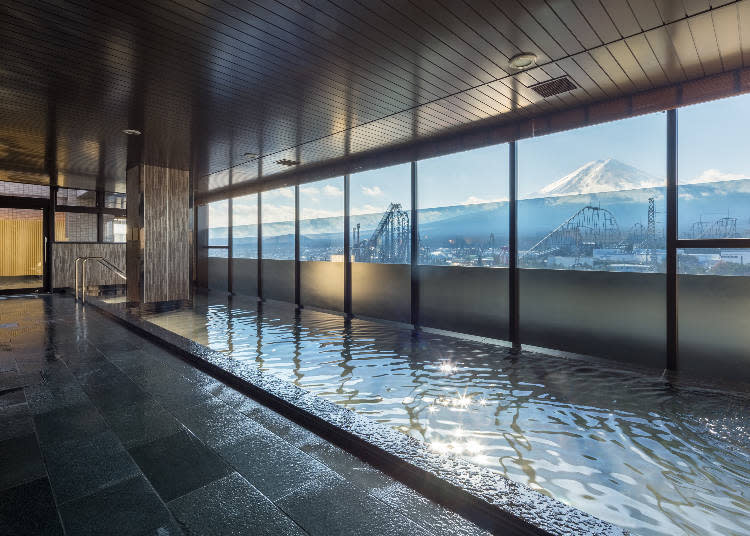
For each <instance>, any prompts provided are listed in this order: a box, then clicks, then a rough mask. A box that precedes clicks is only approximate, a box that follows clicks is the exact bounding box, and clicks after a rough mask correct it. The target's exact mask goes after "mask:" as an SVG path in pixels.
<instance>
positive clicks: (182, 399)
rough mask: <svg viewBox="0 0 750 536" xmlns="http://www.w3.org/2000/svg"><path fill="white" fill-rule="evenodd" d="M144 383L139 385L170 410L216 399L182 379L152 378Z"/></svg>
mask: <svg viewBox="0 0 750 536" xmlns="http://www.w3.org/2000/svg"><path fill="white" fill-rule="evenodd" d="M136 383H138V382H136ZM144 383H145V385H144V384H141V383H138V385H139V386H140V387H141V388H142V389H143V390H144V391H146V392H147V393H149V394H150V395H152V396H153V397H154V398H156V399H157V400H158V401H159V402H161V404H162V405H164V406H165V407H166V408H168V409H181V408H186V407H190V406H195V405H198V404H201V403H206V402H209V401H210V400H213V399H214V397H213V396H212V395H211V393H209V392H207V391H204V390H203V389H201V388H200V387H198V386H196V385H195V384H193V383H191V382H189V381H188V380H186V379H184V378H180V377H175V376H173V377H171V378H170V377H165V378H158V379H157V378H151V379H150V380H147V381H146V382H144Z"/></svg>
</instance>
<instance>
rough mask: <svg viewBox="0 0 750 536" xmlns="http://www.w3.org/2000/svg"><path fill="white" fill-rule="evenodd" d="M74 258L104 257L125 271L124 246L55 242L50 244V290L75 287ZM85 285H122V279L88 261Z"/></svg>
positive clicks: (120, 244)
mask: <svg viewBox="0 0 750 536" xmlns="http://www.w3.org/2000/svg"><path fill="white" fill-rule="evenodd" d="M76 257H104V258H105V259H107V260H108V261H109V262H111V263H112V264H114V265H115V266H117V267H118V268H119V269H120V270H124V269H125V244H123V243H117V244H115V243H109V244H80V243H78V244H77V243H75V242H67V243H66V242H56V243H54V244H52V288H73V287H74V286H75V282H74V279H75V260H76ZM86 281H87V283H90V284H92V285H122V284H124V283H125V281H123V280H122V279H120V278H119V277H117V276H116V275H114V274H113V273H112V272H110V271H108V270H106V269H105V268H103V267H102V266H101V265H100V264H99V263H97V262H93V261H89V263H88V268H87V278H86Z"/></svg>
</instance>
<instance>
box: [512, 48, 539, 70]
mask: <svg viewBox="0 0 750 536" xmlns="http://www.w3.org/2000/svg"><path fill="white" fill-rule="evenodd" d="M508 65H509V66H510V68H511V69H514V70H516V71H520V70H521V69H528V68H529V67H531V66H533V65H536V54H533V53H532V52H521V53H520V54H516V55H515V56H513V57H512V58H511V59H510V61H508Z"/></svg>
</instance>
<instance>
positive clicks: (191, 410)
mask: <svg viewBox="0 0 750 536" xmlns="http://www.w3.org/2000/svg"><path fill="white" fill-rule="evenodd" d="M174 413H175V415H176V416H177V418H179V419H180V421H181V422H182V423H183V424H184V425H185V426H187V427H188V428H189V429H190V431H191V432H193V433H194V434H195V435H196V436H198V437H199V438H200V439H201V440H202V441H203V442H204V443H206V444H207V445H209V446H211V447H218V446H220V445H224V444H227V443H231V442H234V441H237V440H239V439H241V438H243V437H245V436H247V435H249V434H257V433H258V432H260V431H261V430H262V429H263V427H262V426H261V425H260V424H258V423H257V422H255V421H253V420H252V419H250V418H249V417H247V416H246V415H244V414H242V413H240V412H239V411H237V410H235V409H233V408H230V407H229V406H227V405H226V404H225V403H224V402H222V401H221V400H219V399H218V398H213V397H211V398H210V399H208V400H206V401H205V402H202V403H200V404H196V405H193V406H187V407H184V408H175V409H174Z"/></svg>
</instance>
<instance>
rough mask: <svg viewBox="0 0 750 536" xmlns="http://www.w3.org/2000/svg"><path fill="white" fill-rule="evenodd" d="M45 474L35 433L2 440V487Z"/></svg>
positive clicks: (0, 472) (0, 442)
mask: <svg viewBox="0 0 750 536" xmlns="http://www.w3.org/2000/svg"><path fill="white" fill-rule="evenodd" d="M45 475H46V471H45V469H44V462H43V461H42V455H41V453H40V452H39V445H38V444H37V441H36V436H35V435H34V434H33V433H31V434H27V435H24V436H19V437H14V438H11V439H6V440H5V441H0V489H7V488H11V487H14V486H17V485H19V484H22V483H24V482H30V481H31V480H36V479H37V478H40V477H43V476H45Z"/></svg>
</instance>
